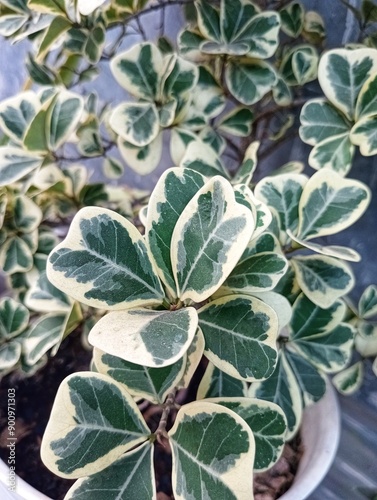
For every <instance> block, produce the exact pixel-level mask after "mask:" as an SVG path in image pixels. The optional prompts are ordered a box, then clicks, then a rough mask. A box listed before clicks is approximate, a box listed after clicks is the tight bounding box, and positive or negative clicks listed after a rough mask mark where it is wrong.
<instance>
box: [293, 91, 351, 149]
mask: <svg viewBox="0 0 377 500" xmlns="http://www.w3.org/2000/svg"><path fill="white" fill-rule="evenodd" d="M300 121H301V127H300V130H299V132H300V138H301V140H302V141H303V142H306V144H310V145H312V146H315V145H317V144H318V143H320V142H322V141H323V140H325V139H329V138H330V137H332V136H338V135H345V134H348V133H349V131H350V129H351V123H350V122H349V121H348V120H347V119H346V118H345V117H344V115H343V114H342V113H340V112H339V111H338V110H337V109H336V108H335V107H334V106H332V105H331V104H330V103H329V102H327V101H326V100H325V99H311V100H310V101H308V102H307V103H305V104H304V106H303V108H302V110H301V114H300Z"/></svg>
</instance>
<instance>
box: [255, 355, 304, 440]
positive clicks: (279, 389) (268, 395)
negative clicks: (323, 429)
mask: <svg viewBox="0 0 377 500" xmlns="http://www.w3.org/2000/svg"><path fill="white" fill-rule="evenodd" d="M249 396H250V397H255V398H258V399H264V400H266V401H270V402H271V403H275V404H277V405H278V406H280V408H281V409H282V410H283V412H284V413H285V416H286V418H287V424H288V430H287V434H286V436H285V439H286V441H288V440H289V439H291V438H292V437H293V436H294V435H295V434H296V432H297V430H298V428H299V427H300V424H301V419H302V400H301V393H300V387H299V385H298V383H297V380H296V377H295V375H294V373H293V371H292V369H291V367H290V365H289V364H288V362H287V359H286V357H285V355H284V352H283V351H280V352H279V356H278V361H277V365H276V368H275V371H274V372H273V373H272V375H271V376H270V377H269V378H268V379H267V380H264V381H263V382H258V383H257V382H255V383H253V384H251V386H250V389H249Z"/></svg>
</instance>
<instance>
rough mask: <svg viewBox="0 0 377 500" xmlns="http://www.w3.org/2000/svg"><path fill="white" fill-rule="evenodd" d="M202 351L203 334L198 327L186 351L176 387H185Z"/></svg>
mask: <svg viewBox="0 0 377 500" xmlns="http://www.w3.org/2000/svg"><path fill="white" fill-rule="evenodd" d="M203 352H204V336H203V332H202V331H201V329H200V328H199V327H198V329H197V331H196V334H195V337H194V339H193V341H192V342H191V344H190V346H189V348H188V349H187V351H186V358H187V359H186V365H185V367H184V372H183V374H182V377H181V380H180V381H179V384H178V387H180V388H184V389H186V388H187V387H188V386H189V384H190V382H191V379H192V377H193V375H194V373H195V371H196V369H197V368H198V366H199V364H200V362H201V360H202V357H203Z"/></svg>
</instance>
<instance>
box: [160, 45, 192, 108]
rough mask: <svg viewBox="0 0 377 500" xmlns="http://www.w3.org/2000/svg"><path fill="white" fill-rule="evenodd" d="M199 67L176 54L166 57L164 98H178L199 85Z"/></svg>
mask: <svg viewBox="0 0 377 500" xmlns="http://www.w3.org/2000/svg"><path fill="white" fill-rule="evenodd" d="M198 78H199V69H198V67H197V65H195V64H193V63H191V62H189V61H186V60H185V59H183V58H182V57H179V56H177V55H176V54H172V55H170V54H169V55H167V56H165V58H164V68H163V71H162V76H161V95H162V96H163V98H165V99H166V98H170V97H173V98H178V97H179V96H180V95H182V94H187V93H189V92H190V91H192V89H193V88H194V87H195V86H196V85H197V83H198Z"/></svg>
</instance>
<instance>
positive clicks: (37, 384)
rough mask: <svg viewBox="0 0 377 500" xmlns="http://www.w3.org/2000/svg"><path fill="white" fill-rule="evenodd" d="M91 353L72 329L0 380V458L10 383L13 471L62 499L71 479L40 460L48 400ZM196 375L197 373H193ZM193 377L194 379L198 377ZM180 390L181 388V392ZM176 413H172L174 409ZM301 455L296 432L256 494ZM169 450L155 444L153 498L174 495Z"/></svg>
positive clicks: (281, 484)
mask: <svg viewBox="0 0 377 500" xmlns="http://www.w3.org/2000/svg"><path fill="white" fill-rule="evenodd" d="M90 359H91V353H90V352H89V351H87V350H85V349H84V348H83V347H82V344H81V341H80V335H79V334H78V333H74V334H71V335H70V336H69V337H68V338H67V339H66V340H65V341H64V342H63V344H62V346H61V347H60V349H59V352H58V354H57V355H56V356H55V357H54V358H51V359H50V360H49V362H48V363H47V365H46V366H45V367H44V368H42V369H41V370H39V371H38V372H37V373H36V374H35V375H34V376H33V377H31V378H27V379H19V378H18V377H17V376H16V375H15V374H11V375H8V376H7V377H5V378H4V379H3V380H2V381H1V385H0V402H1V403H0V404H1V406H0V458H1V459H2V460H4V461H5V462H7V459H8V449H7V447H6V445H7V437H8V430H7V415H6V411H7V408H6V402H7V398H8V388H12V389H15V394H16V398H15V399H16V415H17V417H16V436H15V437H16V438H17V444H16V473H17V474H18V475H19V476H20V477H21V478H22V479H24V480H25V481H26V482H27V483H29V484H31V485H32V486H33V487H34V488H36V489H37V490H39V491H41V492H42V493H44V494H45V495H47V496H48V497H50V498H52V499H53V500H62V499H63V498H64V495H65V494H66V492H67V491H68V489H69V488H70V486H71V485H72V484H73V483H74V481H70V480H67V479H62V478H59V477H57V476H55V475H54V474H52V473H51V472H50V471H49V470H48V469H47V468H46V467H45V466H44V465H43V463H42V461H41V459H40V455H39V450H40V444H41V440H42V436H43V432H44V429H45V427H46V424H47V421H48V419H49V415H50V411H51V408H52V404H53V401H54V398H55V395H56V392H57V389H58V387H59V385H60V383H61V381H62V380H63V379H64V378H65V377H66V376H68V375H69V374H71V373H74V372H77V371H86V370H88V367H89V363H90ZM202 369H203V367H202ZM195 378H199V377H195ZM195 378H194V380H193V383H194V384H195V382H196V380H195ZM192 393H193V391H190V390H189V391H188V392H187V393H186V394H185V400H186V402H187V401H188V400H191V399H192ZM180 396H181V394H180ZM156 410H157V409H156V408H155V407H151V406H148V405H145V410H144V417H145V418H146V421H147V423H148V425H149V427H150V428H151V430H152V431H154V430H155V429H156V428H157V425H158V422H159V416H160V413H159V411H156ZM173 417H174V415H173ZM301 455H302V449H301V445H300V438H299V437H297V438H296V439H295V440H294V441H293V442H291V443H288V444H287V445H286V446H285V448H284V452H283V455H282V457H281V458H280V460H279V461H278V462H277V463H276V464H275V466H274V467H272V468H271V469H269V470H268V471H267V472H264V473H261V474H255V485H254V494H255V500H275V499H276V498H279V496H281V495H282V494H283V493H284V492H285V491H287V490H288V489H289V487H290V485H291V484H292V481H293V479H294V475H295V473H296V470H297V466H298V463H299V460H300V457H301ZM170 471H171V452H170V450H169V446H168V444H167V443H166V444H165V446H163V445H160V444H156V447H155V472H156V483H157V491H158V495H157V499H158V500H170V499H174V497H173V494H172V488H171V479H170Z"/></svg>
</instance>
